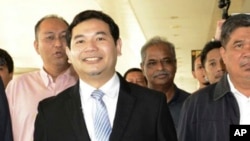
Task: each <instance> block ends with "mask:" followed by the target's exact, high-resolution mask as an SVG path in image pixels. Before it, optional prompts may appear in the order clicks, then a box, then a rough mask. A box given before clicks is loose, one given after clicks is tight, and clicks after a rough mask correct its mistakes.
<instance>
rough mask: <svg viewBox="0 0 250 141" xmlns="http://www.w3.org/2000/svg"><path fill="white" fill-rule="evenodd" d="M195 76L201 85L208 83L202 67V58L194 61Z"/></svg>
mask: <svg viewBox="0 0 250 141" xmlns="http://www.w3.org/2000/svg"><path fill="white" fill-rule="evenodd" d="M193 76H194V78H195V79H197V80H198V81H199V83H201V84H206V83H207V81H206V79H205V72H204V68H203V67H202V64H201V57H197V58H196V59H195V61H194V71H193Z"/></svg>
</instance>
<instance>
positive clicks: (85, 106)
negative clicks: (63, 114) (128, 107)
mask: <svg viewBox="0 0 250 141" xmlns="http://www.w3.org/2000/svg"><path fill="white" fill-rule="evenodd" d="M119 88H120V80H119V77H118V75H117V74H116V73H115V74H114V75H113V77H112V78H111V79H110V80H109V81H108V82H107V83H105V84H104V85H103V86H102V87H100V88H99V90H101V91H102V92H104V94H105V95H104V96H103V101H104V103H105V105H106V108H107V110H108V116H109V120H110V124H111V127H113V121H114V118H115V112H116V105H117V100H118V94H119ZM94 90H96V88H94V87H92V86H90V85H89V84H87V83H86V82H84V81H82V80H80V97H81V104H82V110H83V116H84V119H85V124H86V126H87V130H88V133H89V136H90V139H91V140H92V141H95V140H96V139H95V136H94V114H95V106H96V105H95V99H93V98H92V97H91V93H92V92H93V91H94Z"/></svg>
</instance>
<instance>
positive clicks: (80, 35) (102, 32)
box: [73, 31, 107, 40]
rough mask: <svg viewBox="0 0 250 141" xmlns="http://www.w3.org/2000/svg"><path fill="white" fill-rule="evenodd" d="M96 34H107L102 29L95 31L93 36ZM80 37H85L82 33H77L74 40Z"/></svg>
mask: <svg viewBox="0 0 250 141" xmlns="http://www.w3.org/2000/svg"><path fill="white" fill-rule="evenodd" d="M96 35H107V33H106V32H104V31H99V32H96V33H95V36H96ZM82 37H85V36H84V35H82V34H79V35H76V36H74V38H73V39H74V40H76V39H77V38H82Z"/></svg>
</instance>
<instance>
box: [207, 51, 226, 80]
mask: <svg viewBox="0 0 250 141" xmlns="http://www.w3.org/2000/svg"><path fill="white" fill-rule="evenodd" d="M224 72H225V66H224V64H223V62H222V59H221V55H220V49H219V48H215V49H212V50H211V51H209V52H208V54H207V58H206V61H205V74H206V77H207V78H208V80H209V82H210V84H213V83H216V82H218V81H219V80H220V79H221V77H222V76H223V74H224Z"/></svg>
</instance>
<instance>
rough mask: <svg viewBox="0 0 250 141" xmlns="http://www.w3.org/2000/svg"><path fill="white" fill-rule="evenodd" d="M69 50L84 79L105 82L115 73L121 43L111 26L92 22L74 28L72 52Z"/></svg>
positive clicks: (70, 56) (99, 21)
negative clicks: (113, 35) (114, 37)
mask: <svg viewBox="0 0 250 141" xmlns="http://www.w3.org/2000/svg"><path fill="white" fill-rule="evenodd" d="M66 51H67V55H68V56H69V59H70V62H71V63H72V65H73V67H74V68H75V70H76V72H77V73H78V75H79V77H80V78H81V79H82V80H84V81H86V82H90V83H91V81H93V80H94V81H98V82H100V83H101V82H103V83H105V82H106V81H107V80H109V79H110V78H111V77H112V76H113V75H114V73H115V65H116V61H117V56H118V55H120V54H121V40H120V39H119V40H118V41H117V42H116V43H115V42H114V39H113V37H112V35H111V33H110V29H109V26H108V24H107V23H105V22H103V21H101V20H98V19H89V20H86V21H83V22H81V23H79V24H78V25H76V26H75V27H74V28H73V30H72V38H71V49H67V50H66Z"/></svg>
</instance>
